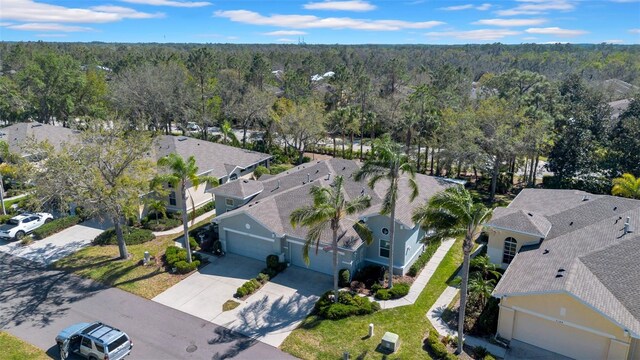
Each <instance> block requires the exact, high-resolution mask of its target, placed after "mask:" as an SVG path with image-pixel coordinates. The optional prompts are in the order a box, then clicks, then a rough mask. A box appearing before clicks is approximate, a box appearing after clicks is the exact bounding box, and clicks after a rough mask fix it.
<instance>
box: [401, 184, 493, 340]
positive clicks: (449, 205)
mask: <svg viewBox="0 0 640 360" xmlns="http://www.w3.org/2000/svg"><path fill="white" fill-rule="evenodd" d="M491 215H492V213H491V209H488V208H486V207H485V206H484V205H483V204H481V203H475V202H474V201H473V198H472V197H471V194H470V193H469V191H467V190H466V189H465V188H464V187H462V186H456V187H451V188H448V189H446V190H445V191H441V192H439V193H437V194H436V195H434V196H433V197H432V198H431V199H430V200H429V202H428V203H427V204H425V205H422V206H420V207H418V208H417V209H416V210H415V211H414V213H413V221H414V222H415V223H417V224H420V226H422V228H423V229H425V230H426V231H428V232H427V233H428V234H429V235H428V236H427V237H426V238H425V240H426V241H431V240H444V239H446V238H450V237H457V236H464V241H463V242H462V252H463V253H464V257H463V261H462V284H461V289H460V310H459V311H460V313H459V316H458V319H460V321H458V350H457V351H459V352H460V351H462V346H463V334H464V317H465V307H466V305H467V287H468V282H469V262H470V261H469V260H470V257H471V250H472V249H473V241H474V239H475V238H476V237H478V235H480V231H481V230H482V225H483V224H484V223H485V222H487V221H489V220H490V219H491Z"/></svg>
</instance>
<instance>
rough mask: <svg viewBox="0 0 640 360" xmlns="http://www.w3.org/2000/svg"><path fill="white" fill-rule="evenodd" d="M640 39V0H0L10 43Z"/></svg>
mask: <svg viewBox="0 0 640 360" xmlns="http://www.w3.org/2000/svg"><path fill="white" fill-rule="evenodd" d="M302 38H303V39H304V40H305V41H306V42H307V43H309V44H468V43H494V42H501V43H506V44H520V43H556V42H563V43H564V42H570V43H602V42H608V43H616V44H618V43H619V44H639V43H640V0H595V1H590V0H516V1H510V0H509V1H507V0H481V1H475V0H459V1H444V0H384V1H376V0H346V1H333V0H307V1H304V0H278V1H272V0H252V1H245V0H206V1H205V0H202V1H201V0H0V39H1V40H3V41H17V40H30V41H34V40H43V41H105V42H190V43H296V42H297V41H298V39H302Z"/></svg>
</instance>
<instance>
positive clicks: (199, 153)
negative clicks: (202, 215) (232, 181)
mask: <svg viewBox="0 0 640 360" xmlns="http://www.w3.org/2000/svg"><path fill="white" fill-rule="evenodd" d="M154 149H155V158H156V160H157V159H160V158H161V157H164V156H167V155H168V154H170V153H177V154H178V155H180V156H182V157H184V158H187V157H189V156H191V155H193V156H194V157H195V159H196V164H197V165H198V168H199V171H200V173H205V172H209V171H210V172H211V176H215V177H218V178H222V177H224V176H227V175H229V172H230V171H232V170H233V169H235V167H236V166H239V167H241V168H245V167H248V166H251V165H253V164H257V163H259V162H261V161H264V160H267V159H270V158H271V155H268V154H263V153H259V152H256V151H251V150H245V149H240V148H236V147H233V146H227V145H222V144H218V143H213V142H210V141H204V140H199V139H195V138H191V137H185V136H173V135H163V136H160V137H159V138H157V139H156V141H155V142H154ZM229 169H230V170H229Z"/></svg>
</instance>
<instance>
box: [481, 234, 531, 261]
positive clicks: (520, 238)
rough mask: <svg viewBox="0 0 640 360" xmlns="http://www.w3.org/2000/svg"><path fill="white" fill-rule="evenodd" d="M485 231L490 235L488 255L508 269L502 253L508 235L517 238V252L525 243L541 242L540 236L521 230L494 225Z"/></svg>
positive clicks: (490, 258) (491, 259)
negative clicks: (503, 228) (511, 229)
mask: <svg viewBox="0 0 640 360" xmlns="http://www.w3.org/2000/svg"><path fill="white" fill-rule="evenodd" d="M485 232H486V233H487V235H489V242H488V244H487V256H489V260H490V261H491V262H492V263H494V264H496V265H498V266H500V267H502V268H503V269H506V268H507V266H508V265H509V264H505V263H503V262H502V254H503V252H504V241H505V239H506V238H508V237H512V238H514V239H516V241H517V246H516V253H517V252H518V251H520V248H521V247H522V246H523V245H534V244H537V243H539V242H540V238H539V237H537V236H534V235H529V234H524V233H520V232H515V231H510V230H502V229H496V228H493V227H486V228H485Z"/></svg>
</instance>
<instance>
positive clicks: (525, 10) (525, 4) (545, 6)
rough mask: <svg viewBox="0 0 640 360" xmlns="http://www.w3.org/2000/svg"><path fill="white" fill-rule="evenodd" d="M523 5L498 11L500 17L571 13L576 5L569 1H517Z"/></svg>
mask: <svg viewBox="0 0 640 360" xmlns="http://www.w3.org/2000/svg"><path fill="white" fill-rule="evenodd" d="M517 1H518V2H520V3H522V4H520V5H518V6H516V7H514V8H512V9H506V10H498V11H496V14H498V15H499V16H513V15H537V14H543V13H546V12H549V11H571V10H574V9H575V7H576V5H575V3H573V2H571V1H569V0H517Z"/></svg>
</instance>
